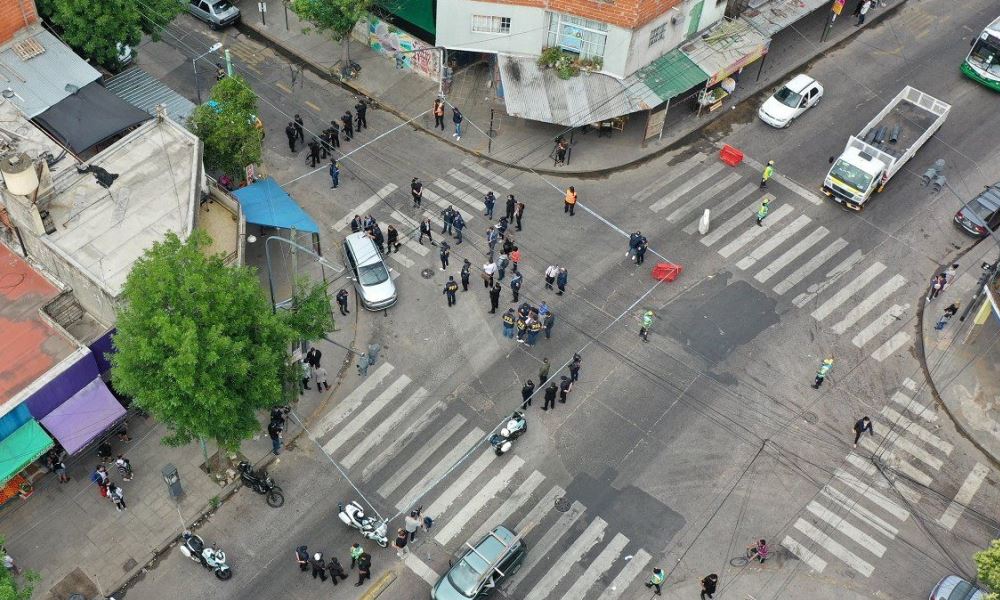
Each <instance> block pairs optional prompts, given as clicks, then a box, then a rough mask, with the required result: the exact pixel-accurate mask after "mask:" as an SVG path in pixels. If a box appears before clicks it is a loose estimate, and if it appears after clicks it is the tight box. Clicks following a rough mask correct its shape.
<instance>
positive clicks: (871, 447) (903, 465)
mask: <svg viewBox="0 0 1000 600" xmlns="http://www.w3.org/2000/svg"><path fill="white" fill-rule="evenodd" d="M860 444H861V447H862V448H864V449H865V450H868V451H869V452H871V453H872V454H875V453H876V452H877V453H878V454H879V456H881V458H882V460H883V461H884V462H885V464H886V465H888V466H889V467H890V468H891V469H894V470H896V471H899V472H900V473H902V474H903V475H906V476H907V477H909V478H910V479H912V480H913V481H915V482H917V483H918V484H920V485H922V486H929V485H930V484H931V482H932V481H933V478H932V477H931V476H930V475H928V474H927V473H924V472H923V471H921V470H920V469H918V468H916V467H915V466H913V465H912V464H910V463H909V462H908V461H906V460H905V459H903V458H902V457H900V456H899V455H898V454H896V453H895V452H893V451H892V450H886V449H885V448H879V446H878V444H876V443H875V442H874V441H872V440H870V439H867V438H865V439H862V440H861V442H860ZM914 493H915V492H914Z"/></svg>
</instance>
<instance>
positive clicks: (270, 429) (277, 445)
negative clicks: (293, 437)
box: [267, 421, 284, 456]
mask: <svg viewBox="0 0 1000 600" xmlns="http://www.w3.org/2000/svg"><path fill="white" fill-rule="evenodd" d="M283 429H284V427H282V425H281V423H280V422H279V421H271V423H270V424H268V426H267V435H268V437H270V438H271V452H272V453H273V454H274V455H275V456H277V455H279V454H281V431H282V430H283Z"/></svg>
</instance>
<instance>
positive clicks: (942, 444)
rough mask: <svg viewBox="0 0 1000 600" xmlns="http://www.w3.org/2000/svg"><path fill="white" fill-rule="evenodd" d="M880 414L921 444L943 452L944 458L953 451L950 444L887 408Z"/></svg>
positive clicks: (953, 447)
mask: <svg viewBox="0 0 1000 600" xmlns="http://www.w3.org/2000/svg"><path fill="white" fill-rule="evenodd" d="M882 414H883V415H885V416H886V417H888V418H889V419H890V420H891V421H895V422H896V424H898V425H899V426H900V427H902V428H903V429H905V430H906V431H907V433H910V434H913V435H914V436H916V438H917V439H918V440H920V441H921V442H924V443H927V444H930V445H931V446H934V447H935V448H937V449H938V450H940V451H941V452H944V453H945V455H946V456H948V455H951V451H952V450H954V449H955V446H953V445H952V444H951V443H950V442H946V441H944V440H942V439H941V438H939V437H938V436H936V435H934V434H933V433H931V432H930V431H928V430H926V429H924V427H923V426H921V425H917V424H916V423H914V422H913V421H911V420H909V419H907V418H906V417H904V416H903V415H901V414H899V413H898V412H896V411H895V410H893V409H891V408H889V407H888V406H886V407H884V408H883V409H882Z"/></svg>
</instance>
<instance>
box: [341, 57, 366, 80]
mask: <svg viewBox="0 0 1000 600" xmlns="http://www.w3.org/2000/svg"><path fill="white" fill-rule="evenodd" d="M339 72H340V80H341V81H344V80H345V79H355V78H356V77H357V76H358V73H360V72H361V65H359V64H358V63H356V62H354V61H353V60H352V61H349V62H348V63H347V64H346V65H345V66H343V67H340V71H339Z"/></svg>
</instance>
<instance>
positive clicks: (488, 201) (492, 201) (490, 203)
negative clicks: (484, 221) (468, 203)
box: [483, 191, 497, 221]
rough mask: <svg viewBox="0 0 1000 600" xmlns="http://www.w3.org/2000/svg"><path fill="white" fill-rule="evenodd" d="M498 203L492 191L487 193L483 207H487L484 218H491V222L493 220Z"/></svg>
mask: <svg viewBox="0 0 1000 600" xmlns="http://www.w3.org/2000/svg"><path fill="white" fill-rule="evenodd" d="M496 203H497V197H496V196H494V195H493V192H492V191H490V192H487V193H486V195H485V196H484V197H483V205H484V206H485V207H486V212H485V213H483V216H484V217H489V218H490V220H491V221H492V220H493V207H494V206H496Z"/></svg>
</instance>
